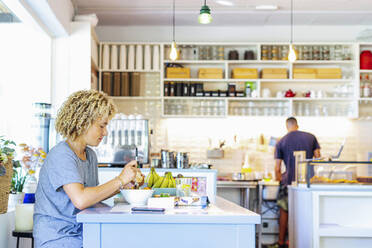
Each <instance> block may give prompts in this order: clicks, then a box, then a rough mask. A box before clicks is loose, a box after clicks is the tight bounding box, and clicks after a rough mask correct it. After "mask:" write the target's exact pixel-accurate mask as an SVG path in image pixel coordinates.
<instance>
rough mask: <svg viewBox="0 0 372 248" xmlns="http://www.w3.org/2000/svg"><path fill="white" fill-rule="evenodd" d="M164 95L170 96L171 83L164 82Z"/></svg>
mask: <svg viewBox="0 0 372 248" xmlns="http://www.w3.org/2000/svg"><path fill="white" fill-rule="evenodd" d="M164 96H169V83H164Z"/></svg>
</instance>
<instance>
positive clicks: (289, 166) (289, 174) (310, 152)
mask: <svg viewBox="0 0 372 248" xmlns="http://www.w3.org/2000/svg"><path fill="white" fill-rule="evenodd" d="M319 148H320V146H319V144H318V141H317V139H316V137H315V136H314V135H312V134H311V133H307V132H302V131H292V132H289V133H288V134H287V135H285V136H284V137H283V138H282V139H281V140H280V141H279V142H278V144H277V145H276V147H275V158H276V159H282V160H283V161H284V163H285V166H286V172H285V174H283V175H282V180H281V181H282V183H283V184H285V185H290V184H291V182H292V181H293V180H294V178H295V158H294V156H293V152H294V151H306V158H307V159H311V158H313V157H314V150H316V149H319Z"/></svg>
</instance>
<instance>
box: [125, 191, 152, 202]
mask: <svg viewBox="0 0 372 248" xmlns="http://www.w3.org/2000/svg"><path fill="white" fill-rule="evenodd" d="M120 191H121V194H122V195H123V196H124V199H125V200H126V201H127V202H128V203H129V204H131V205H136V206H145V205H147V200H148V199H149V198H150V197H151V196H152V194H153V193H154V190H152V189H122V190H120Z"/></svg>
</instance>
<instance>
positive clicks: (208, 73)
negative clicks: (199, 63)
mask: <svg viewBox="0 0 372 248" xmlns="http://www.w3.org/2000/svg"><path fill="white" fill-rule="evenodd" d="M198 77H199V78H202V79H222V78H223V69H221V68H200V69H199V73H198Z"/></svg>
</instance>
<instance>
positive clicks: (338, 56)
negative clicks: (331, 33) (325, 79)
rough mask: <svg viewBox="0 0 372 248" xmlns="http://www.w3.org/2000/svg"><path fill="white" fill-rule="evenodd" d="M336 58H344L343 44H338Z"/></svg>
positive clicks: (335, 52) (335, 51)
mask: <svg viewBox="0 0 372 248" xmlns="http://www.w3.org/2000/svg"><path fill="white" fill-rule="evenodd" d="M334 59H335V60H342V59H343V52H342V46H341V45H336V46H335V50H334Z"/></svg>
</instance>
